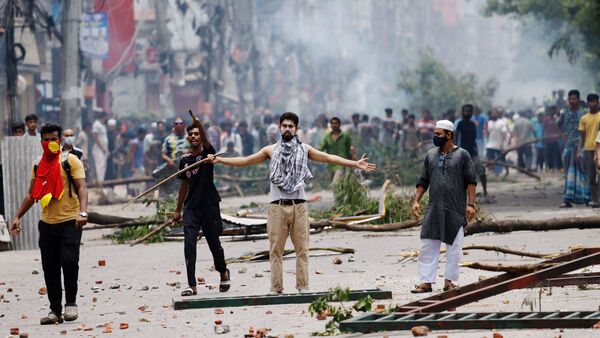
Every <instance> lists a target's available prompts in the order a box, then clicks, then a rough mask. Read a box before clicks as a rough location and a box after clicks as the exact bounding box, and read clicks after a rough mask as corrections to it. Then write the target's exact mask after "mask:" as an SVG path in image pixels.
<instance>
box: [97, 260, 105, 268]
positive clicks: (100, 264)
mask: <svg viewBox="0 0 600 338" xmlns="http://www.w3.org/2000/svg"><path fill="white" fill-rule="evenodd" d="M98 266H106V261H105V260H104V259H101V260H99V261H98Z"/></svg>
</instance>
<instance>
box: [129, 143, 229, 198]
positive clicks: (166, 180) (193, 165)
mask: <svg viewBox="0 0 600 338" xmlns="http://www.w3.org/2000/svg"><path fill="white" fill-rule="evenodd" d="M226 152H227V151H226V150H222V151H219V152H218V153H216V154H215V156H221V155H223V154H225V153H226ZM206 160H208V159H206V158H205V159H203V160H200V161H198V162H196V163H194V164H192V165H191V166H189V167H186V168H183V169H181V170H179V171H178V172H176V173H174V174H173V175H171V176H169V177H167V178H165V179H164V180H162V181H160V182H159V183H158V184H156V185H155V186H153V187H152V188H150V189H148V190H146V191H144V192H143V193H141V194H140V195H139V196H137V197H135V198H134V199H132V200H131V201H129V202H127V203H126V204H125V205H124V206H122V207H121V209H125V208H127V207H128V206H130V205H131V204H132V203H133V202H135V201H137V200H139V199H140V198H142V197H144V196H146V195H147V194H148V193H150V192H152V191H154V190H155V189H156V188H158V187H160V186H161V185H163V184H165V183H167V182H169V181H170V180H172V179H174V178H175V177H177V176H179V175H180V174H182V173H184V172H186V171H188V170H190V169H194V168H196V167H198V166H199V165H201V164H202V163H205V162H206Z"/></svg>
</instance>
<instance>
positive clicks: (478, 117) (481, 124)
mask: <svg viewBox="0 0 600 338" xmlns="http://www.w3.org/2000/svg"><path fill="white" fill-rule="evenodd" d="M471 119H472V120H473V123H475V126H477V136H476V137H475V142H476V143H477V155H478V156H479V158H485V138H484V137H483V135H485V127H486V124H487V121H488V117H487V115H485V114H482V113H481V108H479V107H474V111H473V117H472V118H471Z"/></svg>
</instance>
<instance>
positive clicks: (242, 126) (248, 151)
mask: <svg viewBox="0 0 600 338" xmlns="http://www.w3.org/2000/svg"><path fill="white" fill-rule="evenodd" d="M238 134H239V135H240V138H241V139H242V156H249V155H252V154H253V153H254V137H253V136H252V134H250V133H249V132H248V123H246V121H244V120H242V121H240V123H238Z"/></svg>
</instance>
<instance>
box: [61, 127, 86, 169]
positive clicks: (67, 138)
mask: <svg viewBox="0 0 600 338" xmlns="http://www.w3.org/2000/svg"><path fill="white" fill-rule="evenodd" d="M62 138H63V144H62V151H63V153H71V154H73V155H75V156H77V158H78V159H79V160H80V161H81V162H82V163H83V151H82V150H81V149H79V148H77V147H75V146H74V144H75V132H74V131H73V129H65V130H63V133H62Z"/></svg>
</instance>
